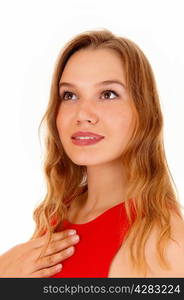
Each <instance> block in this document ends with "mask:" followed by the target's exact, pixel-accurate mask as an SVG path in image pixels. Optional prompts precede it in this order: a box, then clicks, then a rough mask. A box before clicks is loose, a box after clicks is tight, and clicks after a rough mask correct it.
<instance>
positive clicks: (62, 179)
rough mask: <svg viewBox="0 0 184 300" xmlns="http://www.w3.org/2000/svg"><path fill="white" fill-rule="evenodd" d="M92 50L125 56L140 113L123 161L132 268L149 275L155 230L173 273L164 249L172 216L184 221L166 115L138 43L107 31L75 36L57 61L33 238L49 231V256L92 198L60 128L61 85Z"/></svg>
mask: <svg viewBox="0 0 184 300" xmlns="http://www.w3.org/2000/svg"><path fill="white" fill-rule="evenodd" d="M87 48H89V49H94V50H95V49H100V48H103V49H114V51H116V52H117V53H119V54H120V56H121V59H122V63H123V66H124V71H125V77H126V87H127V90H128V93H129V95H130V97H131V99H132V101H133V104H134V107H135V110H136V113H137V122H135V128H134V130H133V133H132V136H131V138H130V140H129V142H128V143H127V145H126V149H125V150H124V151H123V154H122V157H121V160H122V163H123V168H124V169H125V170H126V174H127V178H128V181H127V182H128V187H127V195H126V200H125V209H126V213H127V216H128V220H129V223H130V225H131V226H130V227H129V229H128V231H127V233H126V236H125V238H124V243H127V245H129V249H130V255H131V261H132V265H133V266H134V267H135V268H136V269H137V271H138V272H139V273H141V272H142V273H144V274H146V270H147V268H148V264H147V261H146V257H145V244H146V241H147V239H148V237H149V234H150V233H151V231H152V229H153V228H155V226H157V228H159V238H158V240H157V257H158V261H159V263H160V265H161V266H162V267H163V268H166V269H168V268H169V264H168V262H167V260H166V257H165V256H164V249H165V247H166V245H167V242H168V241H169V239H172V237H171V220H170V218H171V213H172V211H175V212H176V213H177V214H178V215H179V216H180V217H181V218H182V212H181V209H182V205H181V204H180V202H179V197H178V191H177V187H176V185H175V183H174V180H173V178H172V175H171V172H170V170H169V167H168V164H167V160H166V155H165V150H164V143H163V116H162V112H161V106H160V100H159V95H158V91H157V87H156V82H155V78H154V74H153V71H152V68H151V65H150V63H149V61H148V59H147V58H146V56H145V54H144V53H143V52H142V50H141V49H140V48H139V47H138V46H137V45H136V44H135V43H134V42H133V41H131V40H129V39H127V38H124V37H121V36H117V35H115V34H113V33H112V32H111V31H109V30H107V29H104V28H102V29H101V30H91V31H85V32H83V33H81V34H78V35H77V36H74V37H73V38H72V39H71V40H70V41H69V42H67V43H66V45H65V46H64V47H63V48H62V50H61V52H60V53H59V56H58V58H57V60H56V64H55V69H54V74H53V78H52V83H51V90H50V99H49V103H48V107H47V109H46V112H45V114H44V116H43V118H42V120H41V123H40V126H41V125H42V124H43V125H45V136H44V143H45V154H44V164H43V172H44V176H45V182H46V195H45V196H44V199H43V200H42V202H41V203H40V204H38V205H37V207H36V208H35V209H34V212H33V219H34V221H35V223H36V227H35V231H34V233H33V235H32V237H31V239H34V238H36V237H39V236H42V235H43V234H44V233H45V232H48V242H47V245H46V247H45V249H43V252H42V254H43V253H44V251H45V250H46V248H47V247H48V245H49V243H50V241H51V237H52V234H53V233H54V232H56V231H57V229H58V228H60V229H62V228H63V227H62V224H63V220H64V219H65V217H66V214H67V208H68V205H69V204H70V203H71V201H72V200H73V199H74V198H77V199H78V198H81V197H86V196H87V194H88V186H87V171H86V166H79V165H76V164H74V163H73V162H72V161H71V160H70V159H69V158H68V156H67V154H66V153H65V151H64V149H63V146H62V144H61V141H60V138H59V134H58V130H57V127H56V116H57V113H58V109H59V105H60V103H61V99H60V96H59V80H60V78H61V75H62V72H63V70H64V67H65V65H66V63H67V61H68V59H69V58H70V57H71V56H72V54H73V53H75V52H76V51H79V50H80V49H87ZM40 126H39V130H40ZM130 199H131V202H130ZM132 203H133V208H134V212H135V213H134V214H132ZM51 220H52V222H51ZM53 220H54V222H53ZM42 254H41V255H42Z"/></svg>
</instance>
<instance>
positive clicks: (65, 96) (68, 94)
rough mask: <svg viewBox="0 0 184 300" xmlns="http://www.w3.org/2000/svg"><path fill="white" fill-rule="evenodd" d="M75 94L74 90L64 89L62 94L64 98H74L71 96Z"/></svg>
mask: <svg viewBox="0 0 184 300" xmlns="http://www.w3.org/2000/svg"><path fill="white" fill-rule="evenodd" d="M72 95H74V94H73V93H72V92H68V91H64V92H63V93H62V95H61V99H62V100H72V99H71V97H72Z"/></svg>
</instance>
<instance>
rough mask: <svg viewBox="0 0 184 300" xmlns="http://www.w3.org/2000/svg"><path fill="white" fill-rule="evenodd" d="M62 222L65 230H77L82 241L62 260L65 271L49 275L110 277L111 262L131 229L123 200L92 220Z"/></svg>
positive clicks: (55, 276)
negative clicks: (75, 222) (80, 222)
mask: <svg viewBox="0 0 184 300" xmlns="http://www.w3.org/2000/svg"><path fill="white" fill-rule="evenodd" d="M63 225H64V228H63V230H64V229H76V231H77V234H78V235H79V236H80V240H79V242H78V243H77V244H75V245H74V247H75V252H74V254H73V255H72V256H70V257H69V258H67V259H65V260H63V261H62V262H61V263H62V265H63V267H62V270H61V271H60V272H59V273H57V274H55V275H53V276H51V277H50V278H61V277H64V278H69V277H73V278H90V277H91V278H93V277H94V278H95V277H108V274H109V268H110V264H111V262H112V260H113V257H114V256H115V254H116V253H117V251H118V249H119V248H120V246H121V244H122V242H123V238H124V235H125V233H126V231H127V230H128V228H129V222H128V218H127V215H126V211H125V205H124V203H119V204H117V205H115V206H113V207H111V208H110V209H108V210H106V211H105V212H104V213H102V214H101V215H100V216H98V217H97V218H95V219H94V220H92V221H90V222H87V223H84V224H72V223H70V222H68V221H67V220H65V221H64V223H63Z"/></svg>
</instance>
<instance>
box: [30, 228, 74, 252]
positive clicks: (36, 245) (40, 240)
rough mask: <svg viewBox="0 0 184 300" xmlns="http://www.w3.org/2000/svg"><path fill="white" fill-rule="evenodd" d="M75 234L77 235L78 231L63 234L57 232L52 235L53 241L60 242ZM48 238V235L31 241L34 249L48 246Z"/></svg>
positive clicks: (68, 230)
mask: <svg viewBox="0 0 184 300" xmlns="http://www.w3.org/2000/svg"><path fill="white" fill-rule="evenodd" d="M75 233H76V230H73V229H72V230H71V229H67V230H63V231H61V232H55V233H53V235H52V238H51V241H59V240H62V239H64V238H66V237H67V236H71V235H73V234H75ZM47 238H48V233H46V234H45V235H43V236H42V237H39V238H36V239H34V240H31V241H30V243H31V244H32V247H33V248H40V247H43V246H44V245H45V244H46V241H47Z"/></svg>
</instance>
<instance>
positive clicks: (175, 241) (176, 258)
mask: <svg viewBox="0 0 184 300" xmlns="http://www.w3.org/2000/svg"><path fill="white" fill-rule="evenodd" d="M171 237H172V239H169V241H168V243H167V244H166V248H165V258H166V260H167V262H168V263H169V265H170V269H168V270H166V269H163V268H162V267H161V266H160V265H159V262H158V257H157V254H156V253H157V252H156V250H157V249H156V241H157V238H158V229H156V228H154V230H153V231H152V233H151V234H150V236H149V238H148V240H147V243H146V247H145V255H146V259H147V262H148V265H149V267H150V271H149V273H148V276H147V277H182V278H183V277H184V219H181V218H180V217H179V216H178V215H176V214H174V213H171Z"/></svg>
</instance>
